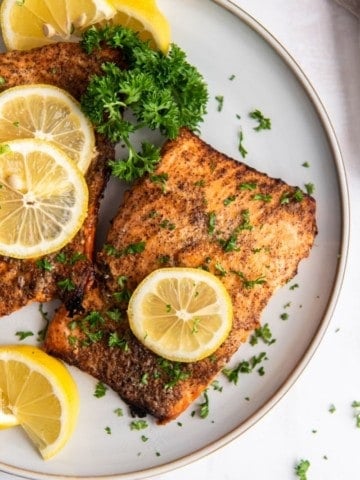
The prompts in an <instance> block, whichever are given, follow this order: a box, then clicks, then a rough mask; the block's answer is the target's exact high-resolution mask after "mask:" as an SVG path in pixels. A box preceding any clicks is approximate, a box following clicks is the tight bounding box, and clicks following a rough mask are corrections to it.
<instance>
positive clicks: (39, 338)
mask: <svg viewBox="0 0 360 480" xmlns="http://www.w3.org/2000/svg"><path fill="white" fill-rule="evenodd" d="M39 312H40V315H41V318H42V319H43V320H44V322H45V326H44V328H42V329H41V330H39V331H38V332H37V335H38V336H37V339H36V340H37V341H38V342H42V341H43V340H44V339H45V335H46V332H47V329H48V326H49V323H50V319H49V316H48V312H45V311H44V305H43V304H42V303H40V304H39Z"/></svg>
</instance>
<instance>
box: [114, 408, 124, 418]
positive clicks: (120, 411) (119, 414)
mask: <svg viewBox="0 0 360 480" xmlns="http://www.w3.org/2000/svg"><path fill="white" fill-rule="evenodd" d="M114 413H115V415H117V416H118V417H122V416H123V415H124V412H123V409H122V408H120V407H118V408H115V410H114Z"/></svg>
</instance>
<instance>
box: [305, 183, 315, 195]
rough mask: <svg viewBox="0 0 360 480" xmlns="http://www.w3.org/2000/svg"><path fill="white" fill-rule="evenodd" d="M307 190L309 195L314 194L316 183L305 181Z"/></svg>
mask: <svg viewBox="0 0 360 480" xmlns="http://www.w3.org/2000/svg"><path fill="white" fill-rule="evenodd" d="M305 190H306V193H307V194H308V195H312V194H313V193H314V192H315V185H314V184H313V183H305Z"/></svg>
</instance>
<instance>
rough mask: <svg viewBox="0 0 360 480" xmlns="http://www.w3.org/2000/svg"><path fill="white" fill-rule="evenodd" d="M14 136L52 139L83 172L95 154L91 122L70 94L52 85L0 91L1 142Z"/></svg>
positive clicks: (26, 86)
mask: <svg viewBox="0 0 360 480" xmlns="http://www.w3.org/2000/svg"><path fill="white" fill-rule="evenodd" d="M17 138H38V139H40V140H47V141H51V142H52V143H53V144H54V145H56V146H58V147H59V148H61V149H62V150H63V151H64V152H65V153H66V154H67V155H68V156H69V157H70V158H71V159H72V160H74V162H75V163H77V165H78V166H79V168H80V169H81V171H82V172H86V170H87V168H88V166H89V164H90V161H91V159H92V158H93V155H94V149H95V136H94V131H93V128H92V125H91V123H90V121H89V120H88V119H87V117H86V116H85V115H84V114H83V112H82V111H81V109H80V105H79V103H78V102H77V101H76V100H75V99H74V98H73V97H71V95H69V94H68V93H67V92H65V91H64V90H62V89H60V88H57V87H54V86H52V85H42V84H34V85H21V86H18V87H13V88H9V89H8V90H5V91H4V92H2V93H1V94H0V142H7V141H8V140H13V139H17Z"/></svg>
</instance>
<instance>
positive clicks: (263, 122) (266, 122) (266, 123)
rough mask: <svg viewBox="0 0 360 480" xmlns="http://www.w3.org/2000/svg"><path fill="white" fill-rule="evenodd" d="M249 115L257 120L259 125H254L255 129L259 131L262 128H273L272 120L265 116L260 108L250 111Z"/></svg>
mask: <svg viewBox="0 0 360 480" xmlns="http://www.w3.org/2000/svg"><path fill="white" fill-rule="evenodd" d="M249 116H250V117H251V118H253V119H254V120H257V122H258V125H257V126H256V127H254V130H256V131H257V132H259V131H260V130H270V129H271V120H270V118H265V117H264V115H263V114H262V113H261V112H260V110H254V111H253V112H250V113H249Z"/></svg>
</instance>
